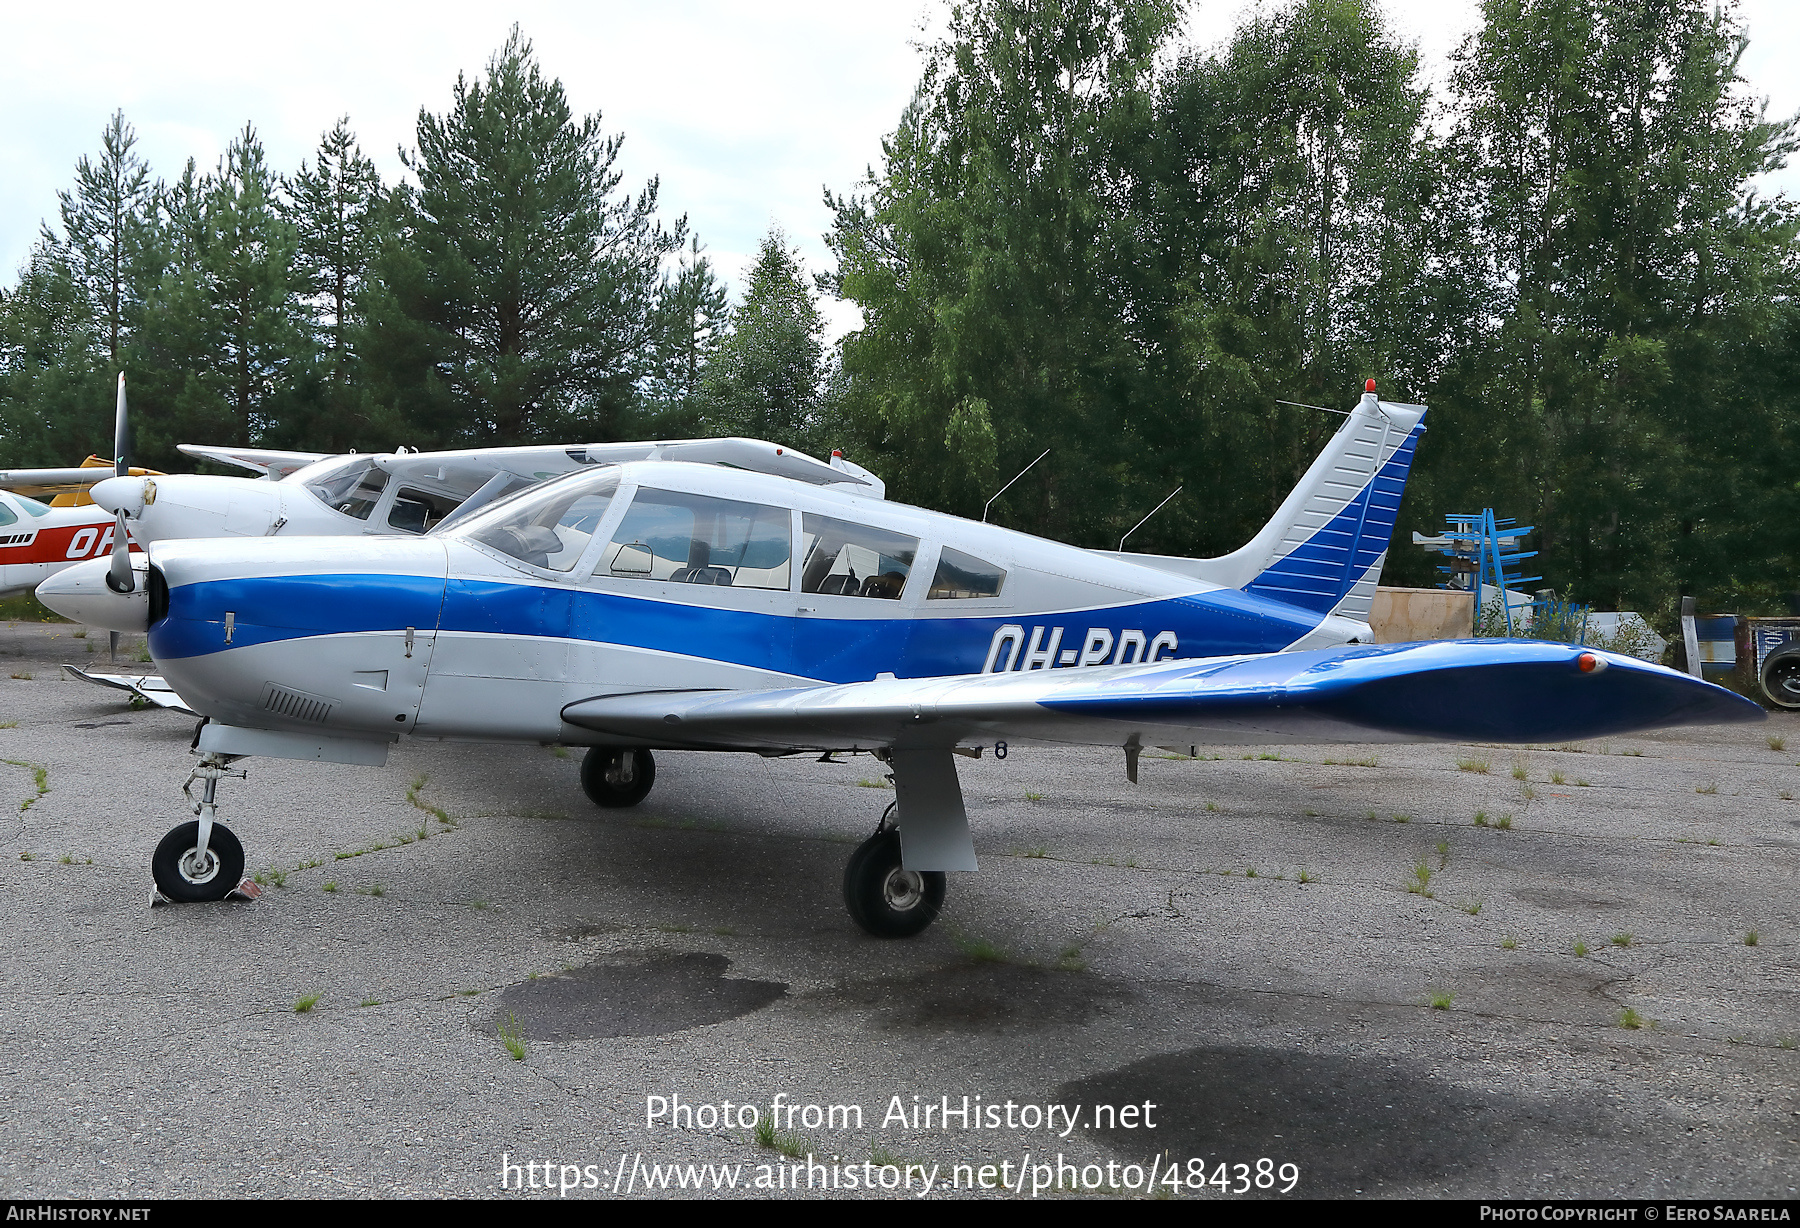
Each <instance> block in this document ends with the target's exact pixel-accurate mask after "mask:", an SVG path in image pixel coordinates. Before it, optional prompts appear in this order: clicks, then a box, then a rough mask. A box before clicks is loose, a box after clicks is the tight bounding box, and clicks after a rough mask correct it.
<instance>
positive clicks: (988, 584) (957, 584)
mask: <svg viewBox="0 0 1800 1228" xmlns="http://www.w3.org/2000/svg"><path fill="white" fill-rule="evenodd" d="M1005 583H1006V572H1005V570H1003V569H1002V568H999V567H996V566H994V565H993V564H992V563H989V562H986V561H984V560H982V559H978V558H976V557H975V556H974V555H972V554H964V553H963V552H962V551H960V550H953V549H951V548H950V547H949V546H945V547H944V549H943V551H942V552H941V553H940V554H939V555H938V565H937V574H936V575H934V576H932V577H931V590H930V591H929V592H927V593H926V594H925V597H926V600H928V601H960V600H966V599H968V598H970V597H998V596H999V595H1000V586H1001V585H1003V584H1005Z"/></svg>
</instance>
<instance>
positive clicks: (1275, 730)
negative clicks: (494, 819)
mask: <svg viewBox="0 0 1800 1228" xmlns="http://www.w3.org/2000/svg"><path fill="white" fill-rule="evenodd" d="M1584 664H1585V665H1586V666H1587V668H1583V666H1584ZM1763 717H1764V714H1763V711H1762V709H1761V708H1759V707H1758V706H1757V705H1755V704H1753V703H1751V702H1750V701H1749V700H1746V699H1743V698H1740V697H1739V696H1736V695H1733V694H1732V693H1731V692H1729V691H1727V690H1724V689H1723V688H1721V687H1716V686H1713V685H1712V684H1710V683H1705V682H1700V681H1698V680H1696V679H1693V678H1690V677H1688V676H1687V675H1685V674H1680V673H1677V672H1675V671H1674V670H1670V669H1665V668H1663V667H1662V666H1660V665H1651V664H1648V663H1646V662H1643V661H1639V660H1637V659H1635V658H1633V657H1626V656H1621V655H1618V654H1616V653H1603V652H1596V651H1594V650H1592V649H1585V650H1584V649H1580V648H1576V647H1572V646H1570V645H1567V644H1553V643H1546V642H1540V641H1528V640H1482V641H1473V640H1453V641H1443V642H1436V643H1428V644H1390V645H1376V646H1351V647H1341V648H1330V649H1317V650H1310V651H1303V652H1289V653H1273V654H1265V655H1259V656H1248V657H1214V658H1201V659H1198V660H1190V661H1181V662H1172V661H1165V662H1161V663H1159V664H1155V665H1126V666H1110V667H1098V668H1090V669H1083V670H1069V671H1066V672H1064V671H1059V670H1034V671H1032V672H1030V673H1008V674H989V675H965V676H962V677H957V678H920V679H877V680H876V681H873V682H857V683H849V684H845V685H839V686H825V687H811V688H803V689H786V690H773V691H749V692H717V691H662V692H640V693H634V694H624V695H606V696H596V697H595V698H593V699H588V700H583V701H580V702H578V703H574V704H570V705H569V706H568V707H567V708H565V709H564V710H563V719H564V720H565V721H567V722H568V723H569V724H571V725H574V726H577V727H579V728H582V729H586V730H589V731H592V732H594V733H599V734H602V735H605V736H606V737H608V738H609V739H612V740H615V741H617V742H618V743H619V744H622V745H639V746H642V745H649V746H666V747H691V748H696V749H701V748H712V749H727V748H730V749H746V750H749V749H801V748H806V749H839V750H848V749H872V748H874V747H879V746H895V747H905V746H956V745H972V744H980V743H984V742H988V741H993V740H1004V739H1015V740H1037V741H1044V742H1066V743H1076V744H1087V745H1124V744H1126V743H1128V742H1131V741H1133V740H1134V739H1135V740H1136V741H1137V742H1138V743H1139V744H1147V745H1165V744H1168V745H1185V744H1189V743H1196V742H1208V743H1222V742H1233V743H1259V742H1438V741H1453V742H1462V741H1479V742H1514V743H1517V742H1553V741H1565V740H1570V739H1580V738H1594V737H1604V736H1613V735H1618V734H1625V733H1632V732H1637V731H1640V730H1646V729H1660V728H1665V727H1669V726H1674V725H1705V724H1722V723H1728V722H1737V721H1758V720H1762V719H1763Z"/></svg>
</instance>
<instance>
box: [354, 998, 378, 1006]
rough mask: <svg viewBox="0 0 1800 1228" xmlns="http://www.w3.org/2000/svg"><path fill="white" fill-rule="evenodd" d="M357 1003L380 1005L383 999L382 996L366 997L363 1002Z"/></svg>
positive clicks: (359, 1004) (361, 1004) (360, 1004)
mask: <svg viewBox="0 0 1800 1228" xmlns="http://www.w3.org/2000/svg"><path fill="white" fill-rule="evenodd" d="M357 1005H358V1006H380V1005H381V999H380V998H364V999H363V1000H362V1001H361V1002H358V1003H357Z"/></svg>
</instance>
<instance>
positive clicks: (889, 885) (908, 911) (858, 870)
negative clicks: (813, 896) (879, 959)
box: [844, 831, 944, 938]
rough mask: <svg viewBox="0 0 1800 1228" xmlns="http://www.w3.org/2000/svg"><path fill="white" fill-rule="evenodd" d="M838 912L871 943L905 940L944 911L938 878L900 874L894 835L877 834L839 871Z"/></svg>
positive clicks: (929, 873)
mask: <svg viewBox="0 0 1800 1228" xmlns="http://www.w3.org/2000/svg"><path fill="white" fill-rule="evenodd" d="M844 907H846V908H848V909H849V910H850V918H851V920H853V921H855V922H856V923H857V924H858V925H860V926H862V928H863V929H864V930H866V931H868V932H869V933H871V934H873V935H874V936H875V937H877V938H911V937H912V936H913V935H914V934H917V933H919V932H920V931H922V930H923V929H924V928H925V927H926V926H928V925H930V924H931V923H932V922H933V921H936V920H937V916H938V912H939V911H940V910H941V909H942V908H943V907H944V872H943V871H942V870H907V869H904V868H903V867H902V866H901V864H900V833H899V832H897V831H883V832H877V833H876V834H875V835H873V836H870V837H869V838H868V839H867V840H864V841H863V842H862V843H861V844H860V845H858V846H857V849H856V851H855V852H854V853H852V854H850V861H849V864H847V865H846V866H845V867H844Z"/></svg>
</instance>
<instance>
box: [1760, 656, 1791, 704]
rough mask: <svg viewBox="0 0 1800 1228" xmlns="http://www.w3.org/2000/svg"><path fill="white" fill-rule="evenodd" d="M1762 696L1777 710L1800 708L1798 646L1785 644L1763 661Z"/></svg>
mask: <svg viewBox="0 0 1800 1228" xmlns="http://www.w3.org/2000/svg"><path fill="white" fill-rule="evenodd" d="M1762 687H1763V694H1764V695H1767V696H1768V697H1769V702H1770V703H1772V704H1774V705H1775V706H1776V707H1778V708H1787V709H1788V710H1790V711H1792V710H1793V709H1796V708H1800V644H1786V645H1783V646H1782V647H1780V648H1777V649H1776V650H1775V651H1774V652H1772V653H1770V654H1769V655H1768V656H1767V657H1766V658H1765V659H1764V660H1763V667H1762Z"/></svg>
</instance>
